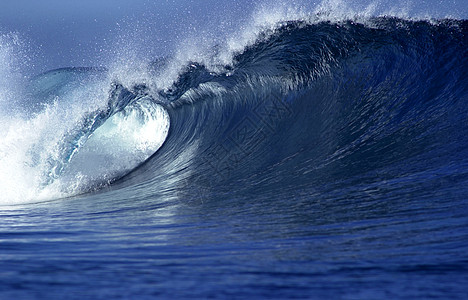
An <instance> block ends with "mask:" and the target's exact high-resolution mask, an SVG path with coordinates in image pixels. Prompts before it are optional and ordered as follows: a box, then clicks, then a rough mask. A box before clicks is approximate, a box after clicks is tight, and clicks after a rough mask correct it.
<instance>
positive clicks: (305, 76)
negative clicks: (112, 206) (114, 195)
mask: <svg viewBox="0 0 468 300" xmlns="http://www.w3.org/2000/svg"><path fill="white" fill-rule="evenodd" d="M466 34H467V23H466V22H464V21H450V20H447V21H441V22H438V23H436V24H431V23H429V22H427V21H405V20H401V19H396V18H375V19H371V20H368V21H367V23H366V24H365V25H364V24H360V23H355V22H352V21H347V22H340V23H331V22H319V23H316V24H310V23H307V22H302V21H291V22H285V23H283V24H280V25H278V26H277V27H276V28H274V29H273V30H268V31H264V32H262V33H261V34H260V36H259V37H258V39H257V41H256V42H255V43H253V44H252V45H249V46H247V47H246V48H245V49H243V50H242V51H241V52H240V53H236V54H235V55H234V57H233V61H232V63H231V64H229V65H223V66H221V69H223V71H218V72H211V71H210V70H209V69H208V68H207V67H206V66H205V65H203V64H201V63H197V62H192V63H190V64H189V65H187V66H186V68H185V71H184V72H182V73H181V74H180V75H179V76H178V80H177V81H176V82H175V83H174V84H173V85H172V86H170V87H169V88H166V89H164V90H159V91H158V96H159V97H161V98H163V99H164V101H165V102H166V103H168V105H167V109H168V112H169V114H170V116H171V121H172V122H171V131H170V134H169V136H168V139H167V141H166V143H165V145H164V146H163V148H161V149H160V151H159V153H158V154H157V155H155V156H153V157H152V159H151V160H150V161H149V162H148V163H147V164H145V165H144V166H143V167H142V168H141V169H139V170H136V171H135V172H134V173H133V174H132V175H131V176H129V177H127V178H126V179H125V180H124V181H123V182H121V183H119V184H122V185H124V186H125V185H132V184H134V183H135V182H142V181H143V182H148V184H149V185H153V184H155V183H156V182H157V181H158V180H160V179H159V178H161V177H163V178H166V179H167V177H171V176H175V178H174V180H177V181H180V180H181V179H182V182H185V184H184V183H182V185H181V186H182V188H184V185H185V188H187V189H188V194H190V193H191V192H190V190H191V189H193V188H194V187H200V189H202V190H203V191H213V192H216V193H219V192H221V191H223V192H226V193H232V191H236V192H239V193H246V194H249V193H255V190H257V189H260V190H262V191H269V190H270V189H271V190H274V191H275V193H276V192H279V193H290V192H291V191H295V192H298V191H301V192H303V191H302V190H305V191H309V190H310V189H312V190H316V189H318V190H320V192H321V193H324V192H330V193H331V192H338V191H340V190H344V189H346V188H345V187H349V188H351V187H353V189H358V190H361V189H363V190H367V189H371V190H374V189H379V190H380V189H382V192H383V191H384V190H385V189H391V190H393V189H394V188H396V186H399V187H400V188H401V189H409V190H408V191H407V192H408V193H410V192H411V193H419V192H421V193H422V192H424V193H427V186H426V185H427V184H429V185H430V184H433V183H434V181H438V180H445V179H443V178H445V177H446V176H450V177H451V178H455V177H456V178H463V176H464V174H465V168H464V166H466V163H467V160H466V157H467V153H466V149H467V147H466V146H467V145H468V144H467V142H468V139H467V137H468V134H466V133H467V129H468V128H467V125H466V122H465V121H466V114H467V109H466V101H467V95H468V94H467V86H468V85H467V79H466V76H465V75H466V73H467V67H468V65H467V58H468V55H467V47H466V46H467V38H466ZM175 161H177V165H176V166H174V165H173V164H174V162H175ZM168 166H170V167H168ZM161 170H164V171H163V172H162V171H161ZM356 183H360V184H364V183H365V184H364V186H361V185H359V186H356V185H355V184H356ZM181 186H180V185H179V188H180V187H181ZM441 188H442V187H441ZM358 190H355V192H358ZM381 196H383V195H381ZM207 197H208V198H211V196H210V195H207Z"/></svg>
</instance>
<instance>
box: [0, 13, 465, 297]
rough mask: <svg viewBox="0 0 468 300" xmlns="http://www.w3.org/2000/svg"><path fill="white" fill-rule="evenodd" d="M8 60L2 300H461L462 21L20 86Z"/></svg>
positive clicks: (254, 33) (271, 37)
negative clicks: (170, 299) (160, 299)
mask: <svg viewBox="0 0 468 300" xmlns="http://www.w3.org/2000/svg"><path fill="white" fill-rule="evenodd" d="M19 44H21V43H20V42H18V39H17V37H16V36H15V35H14V34H4V35H2V36H0V62H1V64H2V66H3V68H2V70H1V71H0V75H2V76H1V78H0V84H1V85H0V86H1V89H2V97H1V99H2V100H0V128H1V132H0V299H149V298H191V299H192V298H197V299H201V298H224V299H255V298H266V299H286V298H288V299H290V298H312V299H419V298H425V299H428V298H431V299H466V298H467V297H468V290H467V288H466V287H467V286H468V21H466V20H457V19H409V18H400V17H390V16H386V17H360V18H357V17H346V18H341V19H336V18H331V17H329V16H327V15H326V14H325V15H324V14H315V15H309V16H308V17H303V16H302V17H296V18H283V19H281V18H278V19H277V20H274V21H272V22H264V23H257V24H255V26H253V27H251V28H250V29H248V30H247V29H246V30H244V31H243V33H240V34H237V35H233V36H232V37H229V36H228V37H225V39H224V40H218V41H217V42H216V44H215V45H213V46H211V45H210V46H206V48H202V50H200V51H199V52H195V53H189V52H190V51H186V50H185V49H180V51H179V52H177V53H173V54H172V55H167V56H161V57H155V58H154V59H152V60H150V61H144V62H142V63H139V62H138V63H135V62H134V61H131V60H130V61H129V60H117V63H115V64H113V65H110V66H106V67H78V66H76V67H73V66H71V67H69V68H62V69H57V70H51V71H48V72H44V73H40V74H34V75H32V76H28V77H27V78H26V77H25V76H22V75H21V74H20V75H18V74H16V73H17V72H16V69H15V68H14V67H12V66H13V64H12V63H11V62H12V61H14V60H15V57H17V55H18V53H17V51H16V50H15V49H18V47H19V46H18V45H19ZM13 95H21V97H13ZM12 99H15V100H14V101H13V100H12Z"/></svg>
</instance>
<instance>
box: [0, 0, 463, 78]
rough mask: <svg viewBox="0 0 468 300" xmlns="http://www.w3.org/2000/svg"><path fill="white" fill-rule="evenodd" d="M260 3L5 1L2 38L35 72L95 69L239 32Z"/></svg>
mask: <svg viewBox="0 0 468 300" xmlns="http://www.w3.org/2000/svg"><path fill="white" fill-rule="evenodd" d="M331 1H333V0H331ZM339 1H340V0H336V1H335V2H339ZM343 1H344V0H343ZM286 2H287V1H286ZM291 2H306V1H291ZM308 2H309V3H312V4H311V5H313V3H314V2H313V1H308ZM316 2H317V3H319V2H320V1H316ZM346 2H350V1H346ZM363 2H366V1H363V0H356V1H354V3H355V4H356V6H359V4H362V3H363ZM367 2H369V1H367ZM378 2H379V3H380V5H379V6H380V7H382V8H385V7H387V6H391V5H393V6H394V5H395V4H394V3H395V1H390V0H380V1H378ZM386 2H388V4H387V3H386ZM256 3H258V1H248V0H203V1H189V0H162V1H150V0H80V1H73V0H41V1H35V0H1V3H0V34H7V33H11V32H15V33H17V34H18V35H19V36H20V37H21V39H22V40H24V41H26V42H25V44H27V45H28V47H27V48H28V51H29V52H30V53H31V56H35V58H34V61H35V65H36V67H35V71H46V70H47V69H53V68H59V67H68V66H96V65H103V64H106V58H108V57H109V56H111V55H112V51H113V49H116V48H119V45H120V44H122V43H135V44H138V45H139V47H141V49H142V52H144V53H146V54H147V55H152V56H164V55H166V54H167V53H170V52H171V51H173V50H174V47H176V46H177V45H178V43H180V41H181V40H183V39H184V38H187V36H190V35H191V34H194V35H200V34H204V32H207V31H208V32H215V31H216V30H218V28H221V29H222V31H224V32H226V31H229V29H230V28H231V29H235V28H240V27H241V26H242V23H243V22H246V21H247V20H248V18H249V16H250V15H251V14H252V11H253V10H254V9H255V7H256ZM271 3H274V2H271ZM400 3H404V4H400V6H401V7H402V9H403V7H404V8H405V9H408V8H409V10H410V15H411V14H415V15H424V14H426V15H429V16H432V17H446V16H451V17H456V18H468V1H467V0H449V1H440V0H426V1H424V0H417V1H400ZM397 7H398V6H397ZM272 9H274V7H273V6H272Z"/></svg>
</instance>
